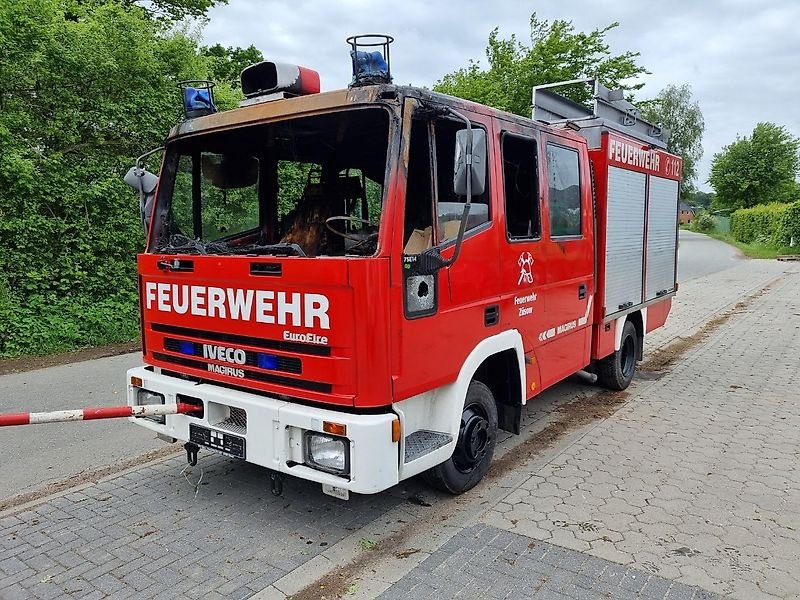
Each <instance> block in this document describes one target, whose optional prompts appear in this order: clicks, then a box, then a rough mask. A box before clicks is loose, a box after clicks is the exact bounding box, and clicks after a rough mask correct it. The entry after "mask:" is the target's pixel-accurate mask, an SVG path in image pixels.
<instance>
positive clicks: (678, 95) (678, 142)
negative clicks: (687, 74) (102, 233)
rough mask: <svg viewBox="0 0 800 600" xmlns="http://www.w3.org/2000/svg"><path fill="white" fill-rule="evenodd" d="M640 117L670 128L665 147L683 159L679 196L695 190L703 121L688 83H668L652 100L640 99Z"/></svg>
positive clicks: (703, 127) (683, 196)
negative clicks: (641, 100)
mask: <svg viewBox="0 0 800 600" xmlns="http://www.w3.org/2000/svg"><path fill="white" fill-rule="evenodd" d="M639 108H640V109H641V111H642V116H644V118H645V119H647V120H648V121H651V122H653V123H661V124H663V125H664V126H665V127H667V128H669V129H670V130H671V133H670V137H669V142H668V143H667V149H668V150H669V151H670V152H672V153H673V154H678V155H679V156H681V157H682V158H683V173H682V175H683V179H682V181H681V197H682V198H684V199H685V198H686V197H687V196H688V195H689V193H690V192H692V191H694V179H695V177H696V176H697V162H698V161H699V160H700V159H701V158H702V156H703V144H702V141H703V131H705V122H704V120H703V113H702V112H701V111H700V105H699V104H698V103H697V101H695V100H694V99H693V98H692V89H691V87H690V86H689V85H687V84H684V85H680V86H678V85H668V86H667V87H665V88H664V89H663V90H661V92H659V94H658V95H657V96H656V97H655V98H653V99H652V100H649V101H645V102H640V103H639Z"/></svg>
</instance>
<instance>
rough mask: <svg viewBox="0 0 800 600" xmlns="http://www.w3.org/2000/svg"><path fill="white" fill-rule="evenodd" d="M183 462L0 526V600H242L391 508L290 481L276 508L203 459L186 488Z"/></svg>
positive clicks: (256, 487)
mask: <svg viewBox="0 0 800 600" xmlns="http://www.w3.org/2000/svg"><path fill="white" fill-rule="evenodd" d="M182 460H183V459H175V458H173V459H170V460H167V461H163V462H161V463H158V464H155V465H151V466H147V467H143V468H139V469H136V470H135V471H132V472H130V473H128V474H126V475H123V476H120V477H116V478H114V479H110V480H108V481H105V482H103V483H99V484H98V485H94V486H90V487H87V488H85V489H83V490H80V491H76V492H72V493H69V494H67V495H64V496H61V497H59V498H55V499H53V500H50V501H48V502H46V503H43V504H40V505H38V506H36V507H35V508H33V509H31V510H28V511H25V512H23V513H20V514H18V515H16V516H10V517H5V518H0V599H2V600H13V599H17V598H20V599H21V598H32V597H36V598H63V597H70V598H91V599H95V598H106V597H112V598H114V599H117V598H120V599H121V598H129V597H136V598H143V599H144V598H204V599H206V598H214V599H223V598H247V597H250V596H251V595H252V594H253V593H254V592H257V591H259V590H261V589H263V588H264V587H266V586H267V585H269V584H271V583H273V582H274V581H276V580H278V579H279V578H281V577H282V576H284V575H285V574H286V573H288V572H290V571H292V570H294V569H296V568H297V567H299V566H301V565H302V564H303V563H305V562H307V561H308V560H311V559H312V558H313V557H314V556H315V555H317V554H319V553H321V552H323V551H324V550H325V549H326V547H328V546H331V545H334V544H336V542H338V541H339V540H341V539H342V538H344V537H345V536H346V535H348V534H350V533H351V532H352V531H354V530H357V529H358V528H360V527H362V526H363V525H365V524H367V523H369V522H371V521H373V520H374V519H375V518H376V517H377V516H378V515H379V514H382V513H384V512H386V511H387V510H388V509H389V508H391V507H392V506H393V505H395V504H397V503H398V502H399V501H400V500H399V498H397V497H395V496H393V495H391V494H381V495H377V496H357V497H354V498H353V499H352V500H350V501H349V502H340V501H335V500H333V499H331V498H328V497H327V496H323V495H322V494H321V493H320V491H319V486H318V485H313V484H308V483H306V482H302V481H299V480H298V481H297V482H292V485H291V486H287V488H286V491H285V493H284V495H283V496H281V497H279V498H275V497H273V496H272V495H271V494H270V491H269V489H268V488H267V485H266V480H265V477H264V473H263V470H261V469H259V468H257V467H254V466H252V465H249V464H247V463H239V462H233V461H229V460H226V459H223V458H219V457H216V456H211V455H208V456H207V457H206V458H205V459H203V460H201V461H200V462H199V463H198V465H199V467H198V468H194V469H192V472H191V473H190V474H189V473H187V475H189V479H190V480H191V482H192V483H189V481H187V479H185V478H184V477H181V476H178V475H177V473H179V472H180V471H181V466H180V465H181V462H182ZM201 473H202V476H203V479H202V481H200V485H199V486H197V488H198V491H199V493H198V495H197V497H196V496H195V489H196V488H195V486H194V485H193V484H194V483H197V482H198V480H199V478H200V475H201Z"/></svg>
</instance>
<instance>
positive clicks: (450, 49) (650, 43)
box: [203, 0, 800, 191]
mask: <svg viewBox="0 0 800 600" xmlns="http://www.w3.org/2000/svg"><path fill="white" fill-rule="evenodd" d="M532 12H536V14H537V16H538V17H539V18H540V19H545V20H548V21H552V20H554V19H563V20H568V21H572V23H573V24H574V26H575V29H576V30H577V31H584V32H589V31H592V30H593V29H596V28H602V27H606V26H607V25H609V24H611V23H613V22H619V24H620V25H619V27H617V28H615V29H613V30H612V31H610V32H609V33H608V35H607V37H606V41H607V42H608V43H609V45H610V46H611V51H612V53H613V54H619V53H623V52H626V51H629V50H631V51H636V52H640V53H641V57H640V58H639V64H641V65H643V66H644V67H645V68H647V69H648V70H649V71H650V74H649V75H645V76H643V77H642V79H641V81H642V82H643V83H644V84H645V87H644V88H643V89H642V90H641V92H639V95H640V97H642V98H649V97H653V96H655V95H656V94H658V92H659V91H660V90H661V89H663V88H664V87H665V86H666V85H669V84H677V85H681V84H684V83H688V84H689V85H690V86H691V88H692V92H693V95H694V98H695V99H696V100H697V101H698V102H699V104H700V109H701V110H702V112H703V116H704V118H705V124H706V131H705V134H704V136H703V148H704V154H703V158H702V160H701V161H700V163H699V165H698V178H697V180H696V182H695V183H696V185H697V187H698V188H699V189H701V190H704V191H710V190H711V188H710V186H709V185H708V183H707V182H706V180H707V179H708V172H709V169H710V165H711V160H712V158H713V156H714V154H715V153H717V152H719V151H720V150H721V149H722V148H723V147H724V146H725V145H726V144H729V143H730V142H732V141H734V140H735V139H736V136H737V135H741V136H744V135H750V133H751V132H752V130H753V128H754V127H755V125H756V124H757V123H759V122H763V121H769V122H773V123H777V124H778V125H783V126H785V127H786V128H787V129H788V130H789V131H790V133H791V134H792V135H794V136H798V137H800V109H798V100H800V33H798V24H800V2H797V0H716V1H714V0H705V1H704V0H694V1H685V0H672V1H670V2H646V1H642V0H592V1H591V2H588V1H579V0H557V1H556V0H537V1H528V2H522V1H519V0H494V1H488V0H481V1H478V0H458V1H457V2H454V1H452V0H451V1H442V0H438V1H437V0H427V1H421V0H403V2H399V3H396V4H392V3H389V2H374V1H373V2H369V1H367V0H339V1H334V2H324V1H321V0H229V4H228V5H222V6H217V7H215V8H213V9H211V11H210V12H209V18H210V19H209V22H208V24H207V25H206V27H205V30H204V34H203V43H204V44H208V45H211V44H215V43H220V44H222V45H224V46H242V47H246V46H249V45H250V44H254V45H255V46H256V47H257V48H258V49H260V50H261V51H262V53H263V54H264V57H265V58H266V59H267V60H275V61H278V62H288V63H294V64H299V65H301V66H305V67H309V68H312V69H315V70H317V71H319V73H320V76H321V81H322V89H323V90H326V89H327V90H330V89H337V88H342V87H345V86H346V85H347V83H348V82H349V80H350V57H349V55H348V51H349V46H348V45H347V44H346V43H345V38H346V37H347V36H349V35H352V34H355V33H387V34H389V35H392V36H393V37H394V38H395V42H394V43H393V44H392V47H391V59H392V74H393V75H394V79H395V82H396V83H399V84H411V85H420V86H431V85H433V84H434V83H435V82H436V81H437V80H438V79H439V78H441V76H442V75H444V74H445V73H449V72H451V71H453V70H455V69H458V68H461V67H464V66H467V65H468V63H469V60H470V59H474V60H480V61H481V63H482V64H484V65H485V64H486V60H485V48H486V42H487V39H488V37H489V33H490V31H491V30H492V29H493V28H494V27H499V28H500V35H501V36H502V37H508V36H510V35H511V34H516V35H517V37H518V38H519V39H520V40H522V41H527V40H528V39H529V35H530V27H529V20H530V15H531V13H532Z"/></svg>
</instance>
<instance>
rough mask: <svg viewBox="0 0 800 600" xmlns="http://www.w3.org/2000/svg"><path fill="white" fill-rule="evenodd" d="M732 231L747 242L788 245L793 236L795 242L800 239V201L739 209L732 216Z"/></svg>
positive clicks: (799, 241) (741, 240) (742, 240)
mask: <svg viewBox="0 0 800 600" xmlns="http://www.w3.org/2000/svg"><path fill="white" fill-rule="evenodd" d="M731 235H732V236H733V239H735V240H737V241H739V242H743V243H745V244H749V243H752V242H761V243H763V244H767V245H769V246H774V247H781V246H788V245H789V244H790V242H791V239H792V237H794V240H795V243H800V202H794V203H793V204H778V203H772V204H759V205H758V206H754V207H753V208H743V209H739V210H737V211H736V212H734V213H733V215H732V217H731Z"/></svg>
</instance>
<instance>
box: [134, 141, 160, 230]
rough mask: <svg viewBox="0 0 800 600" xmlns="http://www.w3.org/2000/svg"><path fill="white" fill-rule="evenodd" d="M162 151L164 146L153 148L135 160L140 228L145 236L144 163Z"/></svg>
mask: <svg viewBox="0 0 800 600" xmlns="http://www.w3.org/2000/svg"><path fill="white" fill-rule="evenodd" d="M163 149H164V146H159V147H158V148H153V149H152V150H150V151H149V152H145V153H144V154H142V155H141V156H140V157H139V158H137V159H136V171H134V174H135V175H136V177H137V178H138V179H139V207H140V211H141V215H140V216H141V219H142V226H143V227H144V234H145V236H146V235H147V217H146V215H145V214H144V209H145V205H146V201H145V197H146V196H147V194H145V193H144V173H145V171H144V161H145V160H147V159H148V158H149V157H151V156H152V155H153V154H155V153H156V152H161V151H162V150H163Z"/></svg>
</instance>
